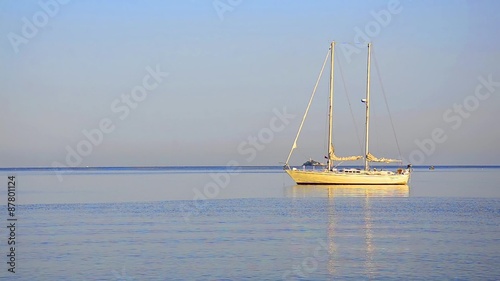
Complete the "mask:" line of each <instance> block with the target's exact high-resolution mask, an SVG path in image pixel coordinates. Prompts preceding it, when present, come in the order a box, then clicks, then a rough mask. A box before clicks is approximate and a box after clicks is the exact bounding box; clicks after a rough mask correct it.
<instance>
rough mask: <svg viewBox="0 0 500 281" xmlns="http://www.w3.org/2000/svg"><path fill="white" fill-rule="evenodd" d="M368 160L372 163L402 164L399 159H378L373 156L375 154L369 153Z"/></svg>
mask: <svg viewBox="0 0 500 281" xmlns="http://www.w3.org/2000/svg"><path fill="white" fill-rule="evenodd" d="M366 159H367V160H368V161H370V162H385V163H393V162H401V160H398V159H389V158H377V157H375V156H373V154H371V153H368V155H366Z"/></svg>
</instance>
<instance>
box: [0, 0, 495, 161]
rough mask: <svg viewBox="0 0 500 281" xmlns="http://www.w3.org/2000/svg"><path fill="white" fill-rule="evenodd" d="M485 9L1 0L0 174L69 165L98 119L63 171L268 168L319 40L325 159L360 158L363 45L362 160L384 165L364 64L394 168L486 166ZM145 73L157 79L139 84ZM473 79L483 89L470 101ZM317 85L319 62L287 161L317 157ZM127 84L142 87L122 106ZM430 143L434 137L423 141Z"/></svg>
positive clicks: (302, 97)
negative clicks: (331, 154) (331, 50)
mask: <svg viewBox="0 0 500 281" xmlns="http://www.w3.org/2000/svg"><path fill="white" fill-rule="evenodd" d="M61 2H63V1H61ZM66 2H67V3H66ZM40 3H42V4H40ZM47 3H49V4H47ZM54 3H56V4H54ZM498 8H500V4H498V2H496V1H440V2H434V1H314V2H312V1H311V2H307V1H287V2H286V5H284V4H283V2H278V1H222V0H221V1H107V2H101V1H64V2H63V3H59V2H57V1H55V0H54V1H43V0H42V1H2V2H0V13H1V15H0V35H2V37H1V38H2V39H1V40H0V60H1V62H2V64H1V68H0V72H1V73H0V74H1V75H0V87H1V88H0V101H1V102H0V105H1V108H2V113H3V116H4V118H2V119H1V121H0V127H1V129H2V132H3V133H2V138H1V143H2V150H1V155H0V166H1V167H27V166H52V165H54V163H60V164H62V165H66V166H71V165H70V164H71V163H68V161H67V158H68V147H69V148H70V149H72V150H75V151H76V150H77V146H78V144H79V143H80V144H81V143H82V141H88V143H90V141H89V140H88V138H87V137H86V136H85V134H84V133H83V131H84V130H86V131H87V132H92V131H93V132H95V130H97V129H99V130H101V129H100V127H99V126H100V123H102V122H104V123H105V125H104V127H105V128H107V129H108V132H104V133H102V138H101V139H99V141H96V142H95V144H91V151H90V152H89V153H87V152H86V153H87V155H80V158H81V160H80V161H77V162H78V163H77V165H75V166H157V165H226V164H228V163H233V164H234V163H237V164H241V165H279V164H280V162H283V161H285V160H286V157H287V155H288V152H289V150H290V147H291V145H292V143H293V139H294V137H295V134H296V132H297V129H298V126H299V123H300V119H301V118H302V114H303V113H304V110H305V108H306V105H307V102H308V100H309V97H310V94H311V91H312V89H313V86H314V83H315V80H316V78H317V75H318V73H319V71H320V68H321V65H322V62H323V59H324V57H325V55H326V53H327V52H328V47H329V44H330V42H331V41H332V40H335V41H336V42H338V44H337V48H336V53H337V54H336V58H335V59H336V73H335V74H336V78H335V85H336V96H335V113H336V115H335V121H334V122H335V131H334V133H335V134H334V141H335V144H336V154H338V155H350V154H360V153H362V152H361V150H360V145H359V141H361V142H362V141H363V122H364V121H363V117H364V116H363V114H364V112H363V110H364V108H363V105H362V104H361V103H360V102H359V100H360V99H361V98H363V97H364V94H365V92H364V91H365V79H366V77H365V76H366V53H365V51H366V47H364V46H362V45H363V44H358V45H349V46H354V48H356V50H359V53H354V54H351V55H349V54H347V53H346V51H345V49H343V48H345V46H346V45H344V46H342V43H343V42H353V41H364V40H365V39H364V38H368V39H369V41H370V42H372V43H373V51H374V52H373V55H374V57H375V59H376V61H377V67H375V64H373V63H372V74H373V75H372V93H373V96H372V117H373V118H372V123H373V127H372V130H371V133H372V136H371V141H372V142H371V147H372V150H371V151H372V153H373V154H375V155H376V156H384V157H395V158H397V157H399V155H398V151H397V147H396V142H395V140H394V137H393V133H392V129H391V125H390V123H389V122H390V121H389V118H388V114H387V111H386V110H385V103H384V99H383V95H382V94H381V86H380V83H379V82H378V81H379V80H378V76H377V75H378V73H377V72H378V71H377V68H378V69H379V70H380V77H381V80H382V84H383V88H384V89H385V94H386V97H387V102H388V104H389V107H390V111H391V113H392V118H393V121H394V127H395V129H396V134H397V137H398V143H399V146H400V150H401V156H402V157H403V158H404V159H405V160H407V161H408V160H409V161H410V162H418V163H416V164H499V162H498V160H497V159H498V157H499V156H500V150H499V149H498V148H497V145H498V143H499V142H500V130H499V125H498V123H497V122H496V119H497V117H498V114H499V113H498V107H499V105H500V99H499V93H500V87H499V86H497V85H498V83H497V81H498V82H500V69H499V67H498V63H499V62H500V50H499V49H498V46H499V41H500V40H499V39H500V38H499V35H498V30H497V29H498V26H500V19H498V17H497V13H496V11H498ZM44 15H45V18H44ZM387 15H389V17H387ZM36 20H38V24H39V26H36V25H34V23H33V22H34V21H36ZM44 20H45V21H44ZM26 22H29V23H28V25H33V26H32V27H34V28H35V31H33V28H31V30H29V29H30V28H29V27H26V25H27V23H26ZM377 27H378V29H377ZM367 28H368V29H367ZM370 28H372V29H370ZM23 30H24V31H26V30H29V31H30V32H31V33H28V34H23ZM366 30H368V32H366ZM360 32H361V33H362V34H361V33H360ZM370 32H371V35H369V34H370ZM13 34H14V35H13ZM26 35H28V36H26ZM13 36H14V37H13ZM28 37H30V38H28ZM13 38H16V40H18V41H15V42H17V43H13V41H12V40H14V39H13ZM19 38H24V39H22V40H24V41H19ZM19 42H22V43H19ZM363 43H364V42H363ZM155 71H156V72H160V74H161V75H160V76H159V77H158V75H157V77H156V79H155V78H154V77H151V78H148V79H146V80H147V82H146V86H144V85H145V84H144V83H145V82H144V80H145V77H146V76H147V75H150V76H151V72H155ZM166 73H168V75H166ZM341 73H342V74H343V75H342V76H343V77H344V80H345V83H346V84H345V86H346V88H347V89H348V93H349V99H350V103H351V105H352V110H353V113H354V115H355V118H356V119H355V122H356V126H354V125H353V121H352V118H351V113H350V111H349V106H348V102H347V100H346V98H345V90H344V84H343V82H342V78H341V77H342V76H340V74H341ZM153 76H154V75H153ZM479 77H482V78H483V79H485V80H488V79H491V80H492V81H494V82H495V83H497V84H495V83H490V85H489V89H490V90H488V87H487V86H483V87H482V89H481V91H480V93H481V95H480V96H478V95H475V93H476V90H477V88H478V85H483V84H481V82H480V81H481V79H479ZM327 80H328V69H327V70H325V75H324V77H323V79H322V83H321V84H320V86H319V88H318V93H317V95H318V96H317V98H316V100H315V103H314V104H313V106H312V108H311V114H310V116H309V117H308V118H309V119H308V120H307V121H306V124H305V129H304V131H303V134H302V136H301V138H300V139H299V142H298V149H297V151H296V153H295V154H294V157H293V158H292V160H291V164H297V165H298V164H301V163H302V162H304V161H305V160H307V159H308V158H309V157H312V158H314V159H316V160H323V159H322V157H323V155H324V154H325V149H326V145H325V141H324V139H325V136H326V134H325V132H324V130H325V128H326V106H327V105H326V102H327V94H328V93H327V91H328V89H327V88H328V85H327V82H328V81H327ZM152 85H154V87H152ZM492 85H493V86H492ZM138 86H142V87H143V88H150V89H151V90H146V91H147V92H146V94H145V95H143V96H141V100H140V101H136V102H130V101H129V103H127V102H126V101H124V100H123V98H122V96H123V95H128V96H130V95H131V92H132V91H133V89H135V88H136V87H138ZM464 103H465V104H464ZM132 104H133V106H132ZM457 105H458V106H461V108H462V112H458V111H457ZM125 108H128V110H127V109H125ZM285 108H286V112H287V113H288V114H289V115H294V116H295V117H294V118H289V119H286V118H285V119H284V120H286V122H285V123H280V121H283V120H282V119H283V118H278V117H277V116H276V111H278V112H283V111H284V110H285ZM467 108H469V110H468V109H467ZM281 117H283V116H281ZM276 118H278V121H276V120H277V119H276ZM103 120H105V121H103ZM107 121H109V122H107ZM106 122H107V123H106ZM110 122H111V123H110ZM110 127H112V128H113V129H110ZM355 128H357V131H358V132H357V134H356V130H355ZM271 129H273V130H271ZM270 131H271V132H272V136H271V137H270V136H269V134H266V133H269V132H270ZM101 132H102V130H101ZM259 134H260V136H261V137H266V138H265V139H262V138H261V139H259ZM357 135H359V137H360V138H361V139H360V140H359V141H358V138H357ZM433 135H434V137H435V139H436V140H437V141H431V142H432V144H430V142H429V141H425V140H427V139H429V140H430V139H431V138H432V136H433ZM254 137H256V138H257V145H252V144H250V143H249V138H254ZM418 143H421V144H422V143H425V145H424V146H423V147H424V148H422V147H420V146H419V145H418ZM426 149H427V151H425V150H426ZM415 151H417V152H415ZM412 153H413V154H412ZM417 154H418V155H424V157H423V158H418V157H417ZM412 155H413V157H412ZM73 160H74V159H73ZM411 160H418V161H411ZM230 161H232V162H230ZM75 163H76V162H75Z"/></svg>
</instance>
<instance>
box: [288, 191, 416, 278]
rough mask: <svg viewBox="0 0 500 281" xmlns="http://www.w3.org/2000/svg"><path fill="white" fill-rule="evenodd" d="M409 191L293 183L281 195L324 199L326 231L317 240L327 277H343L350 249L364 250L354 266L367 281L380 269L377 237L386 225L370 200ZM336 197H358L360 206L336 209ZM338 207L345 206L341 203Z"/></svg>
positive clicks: (403, 193)
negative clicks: (324, 256) (321, 246)
mask: <svg viewBox="0 0 500 281" xmlns="http://www.w3.org/2000/svg"><path fill="white" fill-rule="evenodd" d="M409 194H410V188H409V186H408V185H295V186H290V187H287V188H286V189H285V195H286V196H287V197H291V198H313V197H319V198H328V202H330V203H329V204H328V205H327V208H326V209H324V216H325V218H326V222H327V225H326V233H325V234H324V236H323V238H320V239H321V241H324V245H325V246H326V250H327V252H328V256H327V259H326V264H325V267H326V270H327V272H326V274H327V275H328V278H327V279H331V280H333V279H336V278H342V277H343V276H344V277H345V275H344V274H345V273H344V272H343V271H344V270H345V268H350V269H351V270H352V269H353V265H352V263H350V262H349V257H351V255H352V253H353V252H357V253H358V254H359V253H363V252H364V254H361V256H358V257H357V259H358V263H357V266H355V267H354V268H355V269H357V270H358V271H357V272H356V273H357V274H360V276H364V277H366V278H367V279H370V280H371V279H376V277H377V275H378V274H380V271H381V269H380V264H379V262H378V261H377V259H376V257H377V255H380V253H382V252H383V248H384V245H383V239H382V240H381V239H380V237H385V236H386V235H387V234H386V233H385V232H384V231H385V229H386V227H385V226H384V225H383V220H382V221H380V220H379V219H376V217H377V214H376V212H375V214H374V210H373V206H372V203H373V202H374V200H371V199H372V198H382V197H409ZM336 197H358V198H360V199H361V200H355V201H356V202H357V204H360V205H359V206H360V207H361V208H360V209H358V210H356V209H349V208H348V209H343V208H342V207H340V208H337V207H336V204H335V203H334V202H335V198H336ZM377 201H378V200H377ZM340 206H345V205H342V203H341V204H340ZM353 222H356V223H353ZM345 237H349V240H348V241H346V240H345V239H344V238H345ZM377 238H379V239H378V240H377ZM353 241H355V242H353ZM353 249H354V250H353ZM359 251H360V252H359ZM346 257H347V258H346ZM354 279H356V278H354Z"/></svg>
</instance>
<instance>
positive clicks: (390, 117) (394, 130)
mask: <svg viewBox="0 0 500 281" xmlns="http://www.w3.org/2000/svg"><path fill="white" fill-rule="evenodd" d="M372 53H374V52H373V48H372ZM373 61H374V62H375V68H376V69H377V77H378V81H379V83H380V87H381V88H382V94H383V96H384V102H385V107H386V108H387V113H389V120H390V121H391V127H392V133H393V134H394V139H395V140H396V146H397V147H398V153H399V159H403V156H402V154H401V149H400V148H399V142H398V137H397V136H396V129H394V122H393V121H392V115H391V111H390V110H389V103H387V97H386V95H385V89H384V84H382V77H381V74H380V70H379V68H378V63H377V56H375V55H374V56H373Z"/></svg>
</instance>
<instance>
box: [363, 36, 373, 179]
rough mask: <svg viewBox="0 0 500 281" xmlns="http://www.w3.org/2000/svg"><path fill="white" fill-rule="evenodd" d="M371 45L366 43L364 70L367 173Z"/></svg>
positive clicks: (366, 158) (366, 163) (366, 166)
mask: <svg viewBox="0 0 500 281" xmlns="http://www.w3.org/2000/svg"><path fill="white" fill-rule="evenodd" d="M371 45H372V44H371V43H368V63H367V64H368V65H367V70H366V99H365V100H364V102H365V104H366V132H365V134H366V135H365V171H368V170H369V169H370V165H369V163H368V154H369V150H368V141H369V139H368V138H369V132H370V61H371V55H370V53H371V52H370V48H371Z"/></svg>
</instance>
